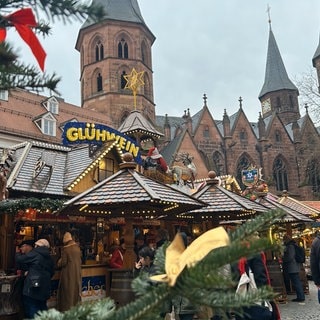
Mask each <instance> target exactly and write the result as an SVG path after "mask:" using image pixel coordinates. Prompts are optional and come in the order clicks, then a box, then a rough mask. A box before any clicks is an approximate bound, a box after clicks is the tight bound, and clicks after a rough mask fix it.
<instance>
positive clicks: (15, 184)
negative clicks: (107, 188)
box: [7, 141, 93, 197]
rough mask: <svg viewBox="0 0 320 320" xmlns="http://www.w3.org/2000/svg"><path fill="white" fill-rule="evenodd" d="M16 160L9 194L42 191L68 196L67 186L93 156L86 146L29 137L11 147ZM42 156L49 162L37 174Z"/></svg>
mask: <svg viewBox="0 0 320 320" xmlns="http://www.w3.org/2000/svg"><path fill="white" fill-rule="evenodd" d="M12 150H14V151H15V153H14V159H15V161H16V163H15V165H14V167H13V169H12V172H11V173H10V175H9V177H8V182H7V186H8V189H9V192H10V194H11V193H13V194H15V193H16V192H19V193H25V194H30V193H33V194H43V195H46V196H48V195H49V196H58V197H59V196H69V197H70V195H69V194H68V193H67V192H66V191H65V187H66V186H67V185H68V184H69V183H70V182H71V181H72V180H73V179H75V178H76V177H77V176H78V174H79V173H80V172H81V170H83V169H84V168H86V167H87V166H88V165H89V164H90V163H91V162H92V161H93V160H92V159H91V158H90V157H89V151H88V147H87V146H81V147H78V146H77V147H75V148H70V147H64V146H61V145H54V144H49V143H43V142H37V141H29V142H24V143H21V144H18V145H16V146H13V147H12ZM39 159H42V160H44V161H45V163H46V165H45V166H44V167H43V169H42V170H41V171H40V173H39V175H38V176H37V177H34V176H33V175H34V169H35V166H36V164H37V162H38V160H39Z"/></svg>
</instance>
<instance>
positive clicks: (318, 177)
mask: <svg viewBox="0 0 320 320" xmlns="http://www.w3.org/2000/svg"><path fill="white" fill-rule="evenodd" d="M306 171H307V172H306V176H307V179H308V184H309V185H311V186H312V191H313V192H320V163H319V160H317V159H312V160H310V161H308V165H307V170H306Z"/></svg>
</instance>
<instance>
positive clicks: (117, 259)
mask: <svg viewBox="0 0 320 320" xmlns="http://www.w3.org/2000/svg"><path fill="white" fill-rule="evenodd" d="M123 255H124V252H122V251H121V249H120V248H116V249H115V250H114V251H113V253H112V256H111V259H110V262H109V266H110V268H114V269H120V268H122V267H123Z"/></svg>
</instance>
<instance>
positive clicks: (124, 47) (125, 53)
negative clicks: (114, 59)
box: [118, 38, 129, 59]
mask: <svg viewBox="0 0 320 320" xmlns="http://www.w3.org/2000/svg"><path fill="white" fill-rule="evenodd" d="M118 58H122V59H128V58H129V47H128V44H127V42H126V41H125V40H124V39H123V38H122V39H121V40H120V41H119V43H118Z"/></svg>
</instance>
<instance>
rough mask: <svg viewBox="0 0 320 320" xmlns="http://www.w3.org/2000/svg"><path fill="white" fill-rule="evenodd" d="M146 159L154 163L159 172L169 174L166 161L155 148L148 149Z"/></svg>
mask: <svg viewBox="0 0 320 320" xmlns="http://www.w3.org/2000/svg"><path fill="white" fill-rule="evenodd" d="M147 157H150V158H151V159H152V160H154V161H156V162H157V164H158V166H159V168H160V170H161V171H163V172H166V173H168V172H170V170H169V167H168V165H167V163H166V160H164V159H163V157H162V155H161V154H160V153H159V150H158V148H157V147H152V148H150V149H149V151H148V154H147Z"/></svg>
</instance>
